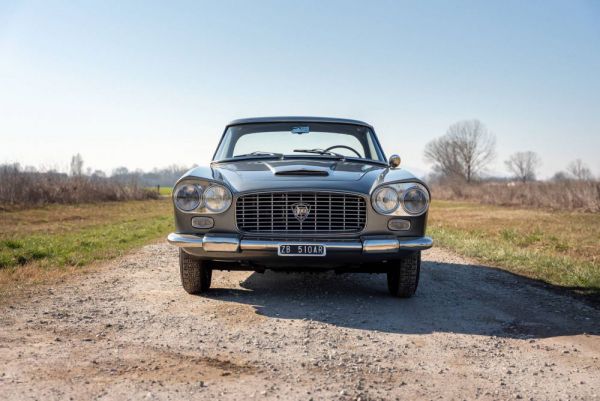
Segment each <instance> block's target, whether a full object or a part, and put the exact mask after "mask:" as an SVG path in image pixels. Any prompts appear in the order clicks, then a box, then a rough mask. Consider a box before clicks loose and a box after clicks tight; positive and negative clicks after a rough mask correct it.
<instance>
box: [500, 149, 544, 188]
mask: <svg viewBox="0 0 600 401" xmlns="http://www.w3.org/2000/svg"><path fill="white" fill-rule="evenodd" d="M504 163H505V164H506V167H507V168H508V169H509V170H510V171H511V172H512V173H513V174H514V175H515V177H516V178H517V179H518V180H520V181H522V182H527V181H533V180H535V172H536V170H537V169H538V168H539V167H540V165H541V163H542V161H541V160H540V158H539V156H538V155H537V153H535V152H531V151H528V152H517V153H515V154H513V155H512V156H511V157H509V159H508V160H506V161H505V162H504Z"/></svg>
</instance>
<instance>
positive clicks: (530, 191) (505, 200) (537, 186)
mask: <svg viewBox="0 0 600 401" xmlns="http://www.w3.org/2000/svg"><path fill="white" fill-rule="evenodd" d="M431 191H432V196H433V198H434V199H446V200H467V201H476V202H480V203H486V204H491V205H504V206H524V207H535V208H547V209H556V210H579V211H586V212H600V182H598V181H593V180H564V181H560V182H526V183H522V182H481V183H471V184H467V183H464V182H463V183H459V182H444V181H443V180H442V181H439V182H437V183H434V184H433V185H432V186H431Z"/></svg>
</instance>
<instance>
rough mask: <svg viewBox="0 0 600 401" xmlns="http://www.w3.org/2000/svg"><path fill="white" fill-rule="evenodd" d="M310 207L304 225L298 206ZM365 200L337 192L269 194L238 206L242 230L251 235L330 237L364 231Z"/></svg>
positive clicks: (248, 198) (246, 198)
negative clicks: (331, 235) (296, 208)
mask: <svg viewBox="0 0 600 401" xmlns="http://www.w3.org/2000/svg"><path fill="white" fill-rule="evenodd" d="M297 204H303V205H307V206H309V207H310V212H309V213H308V215H307V216H306V218H305V219H304V220H303V221H301V220H300V219H298V218H296V216H295V215H294V205H297ZM366 214H367V211H366V204H365V200H364V199H363V198H362V197H361V196H358V195H352V194H343V193H333V192H269V193H258V194H249V195H243V196H241V197H239V198H238V200H237V203H236V219H237V225H238V228H239V229H240V230H241V231H245V232H248V233H296V234H319V233H321V234H329V233H356V232H359V231H362V230H363V228H364V227H365V221H366Z"/></svg>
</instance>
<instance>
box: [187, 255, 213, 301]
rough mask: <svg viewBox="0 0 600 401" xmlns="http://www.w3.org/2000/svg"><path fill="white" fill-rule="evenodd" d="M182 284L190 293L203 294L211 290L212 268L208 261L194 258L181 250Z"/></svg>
mask: <svg viewBox="0 0 600 401" xmlns="http://www.w3.org/2000/svg"><path fill="white" fill-rule="evenodd" d="M179 272H180V274H181V285H182V286H183V289H184V290H185V291H186V292H187V293H188V294H202V293H205V292H206V291H208V290H209V288H210V282H211V280H212V269H211V268H210V265H209V263H208V262H207V261H202V260H198V259H195V258H193V257H192V256H190V255H188V254H187V253H185V252H184V251H183V250H181V249H180V250H179Z"/></svg>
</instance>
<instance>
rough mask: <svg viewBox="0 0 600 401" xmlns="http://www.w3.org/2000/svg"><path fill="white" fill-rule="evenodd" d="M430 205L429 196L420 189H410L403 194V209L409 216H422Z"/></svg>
mask: <svg viewBox="0 0 600 401" xmlns="http://www.w3.org/2000/svg"><path fill="white" fill-rule="evenodd" d="M428 205H429V196H428V195H427V193H426V192H425V191H424V190H423V189H421V188H419V187H416V186H415V187H410V188H408V189H407V190H406V191H404V194H402V207H403V208H404V210H406V212H407V213H409V214H421V213H423V212H424V211H425V209H427V206H428Z"/></svg>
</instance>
